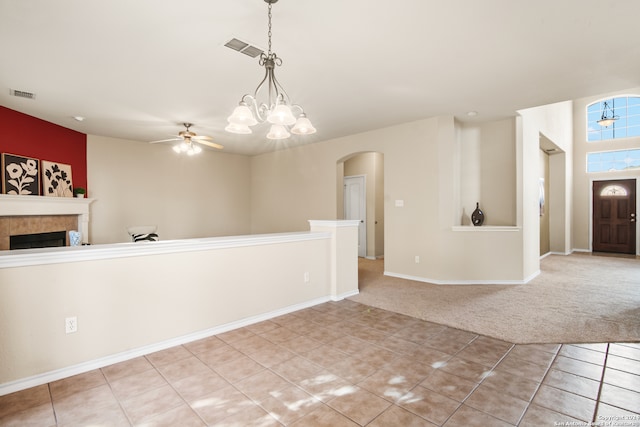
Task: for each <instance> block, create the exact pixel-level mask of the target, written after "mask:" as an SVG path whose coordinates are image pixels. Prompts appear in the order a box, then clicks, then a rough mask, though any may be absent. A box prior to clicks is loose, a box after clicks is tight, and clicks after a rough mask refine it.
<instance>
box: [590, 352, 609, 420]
mask: <svg viewBox="0 0 640 427" xmlns="http://www.w3.org/2000/svg"><path fill="white" fill-rule="evenodd" d="M610 345H611V343H607V350H606V351H605V353H604V362H603V364H602V374H601V375H600V384H599V386H598V395H597V396H596V406H595V408H594V409H593V417H592V418H591V424H593V425H595V423H596V417H597V416H598V408H599V407H600V397H601V396H602V387H603V386H604V374H605V373H606V371H607V359H609V346H610Z"/></svg>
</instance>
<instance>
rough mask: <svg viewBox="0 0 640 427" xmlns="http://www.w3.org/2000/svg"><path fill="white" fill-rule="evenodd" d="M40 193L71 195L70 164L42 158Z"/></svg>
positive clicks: (57, 195) (56, 195) (52, 195)
mask: <svg viewBox="0 0 640 427" xmlns="http://www.w3.org/2000/svg"><path fill="white" fill-rule="evenodd" d="M42 194H43V195H45V196H50V197H73V179H72V175H71V165H66V164H64V163H58V162H51V161H49V160H43V161H42Z"/></svg>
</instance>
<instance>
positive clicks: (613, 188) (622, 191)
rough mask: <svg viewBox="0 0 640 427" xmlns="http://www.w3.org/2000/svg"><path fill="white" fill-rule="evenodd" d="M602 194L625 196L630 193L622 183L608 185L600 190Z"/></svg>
mask: <svg viewBox="0 0 640 427" xmlns="http://www.w3.org/2000/svg"><path fill="white" fill-rule="evenodd" d="M600 195H601V196H614V197H624V196H626V195H628V193H627V189H626V188H624V187H622V186H620V185H607V186H606V187H604V188H603V189H602V190H600Z"/></svg>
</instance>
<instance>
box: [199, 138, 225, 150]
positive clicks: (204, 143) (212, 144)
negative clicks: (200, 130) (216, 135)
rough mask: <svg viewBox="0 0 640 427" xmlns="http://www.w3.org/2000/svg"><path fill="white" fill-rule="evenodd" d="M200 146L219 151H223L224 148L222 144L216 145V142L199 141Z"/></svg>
mask: <svg viewBox="0 0 640 427" xmlns="http://www.w3.org/2000/svg"><path fill="white" fill-rule="evenodd" d="M197 142H198V144H202V145H206V146H208V147H212V148H217V149H218V150H222V149H223V148H224V146H223V145H220V144H216V143H215V142H209V141H200V140H199V141H197Z"/></svg>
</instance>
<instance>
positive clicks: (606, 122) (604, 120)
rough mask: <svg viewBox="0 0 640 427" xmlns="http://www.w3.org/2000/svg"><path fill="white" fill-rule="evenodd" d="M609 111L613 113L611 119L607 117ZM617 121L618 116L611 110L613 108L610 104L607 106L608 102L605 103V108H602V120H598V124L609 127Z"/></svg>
mask: <svg viewBox="0 0 640 427" xmlns="http://www.w3.org/2000/svg"><path fill="white" fill-rule="evenodd" d="M607 110H609V111H610V112H611V117H609V116H607ZM616 120H618V116H616V115H615V113H614V111H613V110H612V109H611V107H609V104H607V102H606V101H605V103H604V106H603V107H602V117H600V120H598V121H597V123H598V124H599V125H600V126H604V127H609V126H611V125H612V124H613V122H615V121H616Z"/></svg>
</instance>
